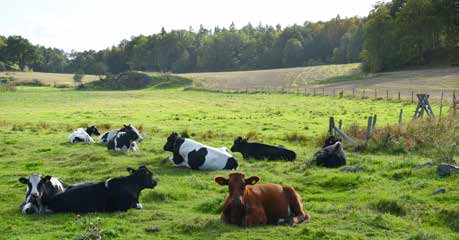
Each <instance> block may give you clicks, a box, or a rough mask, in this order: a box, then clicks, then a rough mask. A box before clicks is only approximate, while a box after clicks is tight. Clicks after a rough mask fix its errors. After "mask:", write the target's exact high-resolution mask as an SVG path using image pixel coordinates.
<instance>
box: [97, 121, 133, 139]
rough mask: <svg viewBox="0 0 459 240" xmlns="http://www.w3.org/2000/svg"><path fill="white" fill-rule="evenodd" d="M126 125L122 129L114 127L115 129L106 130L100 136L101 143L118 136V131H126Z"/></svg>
mask: <svg viewBox="0 0 459 240" xmlns="http://www.w3.org/2000/svg"><path fill="white" fill-rule="evenodd" d="M126 130H127V129H126V125H124V126H123V128H120V129H114V130H110V131H108V132H104V133H103V134H102V135H101V136H100V139H99V143H108V142H110V141H111V140H112V139H114V138H115V137H116V134H118V132H126Z"/></svg>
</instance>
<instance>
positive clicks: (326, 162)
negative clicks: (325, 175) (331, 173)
mask: <svg viewBox="0 0 459 240" xmlns="http://www.w3.org/2000/svg"><path fill="white" fill-rule="evenodd" d="M335 140H336V139H335V138H331V137H329V138H328V139H327V140H326V141H325V143H324V146H325V147H323V148H322V149H321V150H319V151H318V152H316V153H315V154H314V157H313V159H312V162H313V163H315V164H317V165H318V166H324V167H327V168H337V167H340V166H343V165H346V155H345V154H344V150H343V144H342V143H341V142H340V141H339V139H338V140H336V141H335ZM332 142H334V143H333V144H331V145H328V144H329V143H332Z"/></svg>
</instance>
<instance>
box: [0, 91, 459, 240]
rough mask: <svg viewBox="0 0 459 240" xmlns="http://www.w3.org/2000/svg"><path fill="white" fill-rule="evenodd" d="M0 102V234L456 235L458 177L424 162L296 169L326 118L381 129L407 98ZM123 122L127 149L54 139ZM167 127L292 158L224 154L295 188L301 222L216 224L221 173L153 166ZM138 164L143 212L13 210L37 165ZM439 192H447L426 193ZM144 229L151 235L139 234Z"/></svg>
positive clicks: (112, 94) (123, 96)
mask: <svg viewBox="0 0 459 240" xmlns="http://www.w3.org/2000/svg"><path fill="white" fill-rule="evenodd" d="M0 103H1V110H2V111H1V113H0V189H1V194H0V239H90V238H88V236H89V234H88V233H90V232H97V231H100V233H101V234H102V235H103V236H104V239H457V237H458V234H459V225H458V223H459V221H458V217H459V212H458V209H459V176H458V175H455V176H450V177H438V176H437V175H436V173H435V167H430V168H425V169H421V170H413V169H412V168H413V166H415V165H416V164H419V163H423V162H426V161H430V160H433V161H436V159H430V158H428V157H421V156H418V155H416V154H413V153H410V154H402V155H389V154H384V153H380V154H373V155H370V154H365V153H362V154H359V153H353V152H348V154H347V157H348V164H349V165H359V166H363V167H364V168H365V171H363V172H360V173H342V172H340V171H339V170H338V169H324V168H319V167H310V168H308V167H306V166H305V161H306V160H309V159H310V158H311V156H312V155H313V153H314V152H315V151H316V150H317V139H318V138H319V137H320V136H323V135H324V134H325V133H326V130H327V124H328V117H329V116H335V117H336V118H337V119H342V120H343V122H344V126H347V125H350V124H352V123H354V122H355V123H357V124H360V125H365V124H366V117H367V116H368V115H372V114H378V126H384V125H386V124H395V123H397V121H398V111H399V109H400V108H403V109H404V111H405V113H407V114H408V113H410V115H411V112H412V111H413V110H414V107H415V106H414V105H407V104H403V103H397V102H385V101H372V100H350V99H337V98H328V97H303V96H297V95H286V94H220V93H211V92H199V91H182V90H180V89H170V90H150V89H146V90H139V91H125V92H122V91H102V92H98V91H75V90H72V89H55V88H46V87H35V88H33V87H18V90H17V91H16V92H2V93H1V94H0ZM434 111H438V106H434ZM405 119H408V118H405ZM124 123H132V124H134V125H135V126H137V127H138V128H139V129H140V130H141V132H142V135H143V137H144V141H143V142H142V143H140V144H139V148H140V151H139V152H136V153H127V154H125V153H116V154H115V153H109V152H108V151H107V149H106V148H105V147H104V146H100V145H97V144H96V145H88V144H78V145H70V144H68V143H66V139H67V136H68V134H69V133H70V132H71V131H73V130H74V129H76V128H77V127H81V126H85V125H87V124H95V125H97V126H99V129H100V130H107V129H109V128H110V129H112V128H118V127H120V126H121V124H124ZM171 131H178V132H183V131H186V132H188V133H189V134H190V135H191V136H192V138H194V139H196V140H198V141H201V142H203V143H205V144H208V145H212V146H226V147H228V148H229V147H230V146H231V144H232V141H233V139H234V138H235V137H236V136H238V135H250V136H252V139H255V140H258V141H263V142H267V143H271V144H275V145H284V146H287V147H289V148H291V149H293V150H294V151H296V152H297V155H298V160H297V161H296V162H293V163H292V162H270V161H254V160H249V161H244V160H242V156H241V155H240V154H239V153H237V154H235V155H236V157H237V158H238V159H239V162H240V168H239V170H240V171H241V172H244V173H245V174H246V175H258V176H260V177H261V182H262V183H268V182H273V183H280V184H288V185H291V186H293V187H295V188H296V189H297V190H298V192H299V194H300V195H301V197H302V202H303V204H304V208H305V211H307V212H308V213H310V214H311V216H312V219H311V222H310V223H307V224H301V225H299V226H297V227H295V228H293V227H288V226H265V227H254V228H248V229H245V228H240V227H235V226H228V225H225V224H223V223H222V222H221V220H220V210H221V206H222V204H223V201H224V199H225V197H226V195H227V189H226V188H224V187H220V186H217V185H216V184H215V183H214V182H213V180H212V179H213V177H214V176H216V175H227V174H228V172H227V171H217V172H197V171H191V170H183V169H175V168H174V167H173V166H172V165H171V164H161V163H160V160H162V159H164V158H165V157H167V156H169V154H168V153H166V152H164V151H163V150H162V146H163V145H164V143H165V140H166V137H167V136H168V135H169V134H170V132H171ZM292 136H295V137H292ZM142 164H144V165H147V166H148V167H149V168H150V169H152V170H153V172H154V175H155V177H156V178H157V179H158V186H157V188H155V189H153V190H144V191H143V192H142V195H141V198H140V202H141V203H142V204H143V207H144V209H143V210H134V209H132V210H130V211H128V212H120V213H113V214H84V215H81V216H77V215H76V214H51V215H32V216H23V215H22V214H21V213H20V211H19V204H20V203H21V202H22V201H23V200H24V190H25V186H24V185H23V184H20V183H19V182H18V178H19V177H20V176H28V175H30V174H32V173H36V172H39V173H42V174H49V175H53V176H56V177H59V178H61V179H62V180H64V181H65V182H67V183H76V182H81V181H102V180H105V179H107V178H109V177H116V176H121V175H125V174H127V172H126V170H125V169H126V167H128V166H131V167H137V166H139V165H142ZM439 187H443V188H446V189H447V192H446V193H445V194H440V195H435V196H434V195H432V191H433V190H435V189H437V188H439ZM146 227H159V228H160V229H161V231H160V232H158V233H147V232H145V231H144V228H146ZM91 229H92V231H90V230H91Z"/></svg>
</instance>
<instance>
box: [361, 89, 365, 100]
mask: <svg viewBox="0 0 459 240" xmlns="http://www.w3.org/2000/svg"><path fill="white" fill-rule="evenodd" d="M362 98H365V89H363V95H362Z"/></svg>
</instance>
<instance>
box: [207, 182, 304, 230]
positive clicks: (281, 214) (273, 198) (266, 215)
mask: <svg viewBox="0 0 459 240" xmlns="http://www.w3.org/2000/svg"><path fill="white" fill-rule="evenodd" d="M258 181H260V178H259V177H257V176H252V177H249V178H247V179H246V178H245V176H244V175H243V174H241V173H231V174H230V175H229V179H226V178H224V177H220V176H219V177H215V182H217V183H218V184H219V185H221V186H228V187H229V196H228V197H227V198H226V200H225V203H224V205H223V210H222V211H223V212H222V219H223V221H224V222H225V223H228V224H235V225H239V226H254V225H265V224H282V223H289V224H291V225H296V224H298V223H301V222H304V221H308V220H309V215H307V214H305V213H304V211H303V205H302V204H301V199H300V197H299V196H298V194H297V192H296V191H295V189H293V188H292V187H290V186H281V185H278V184H256V183H257V182H258Z"/></svg>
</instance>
